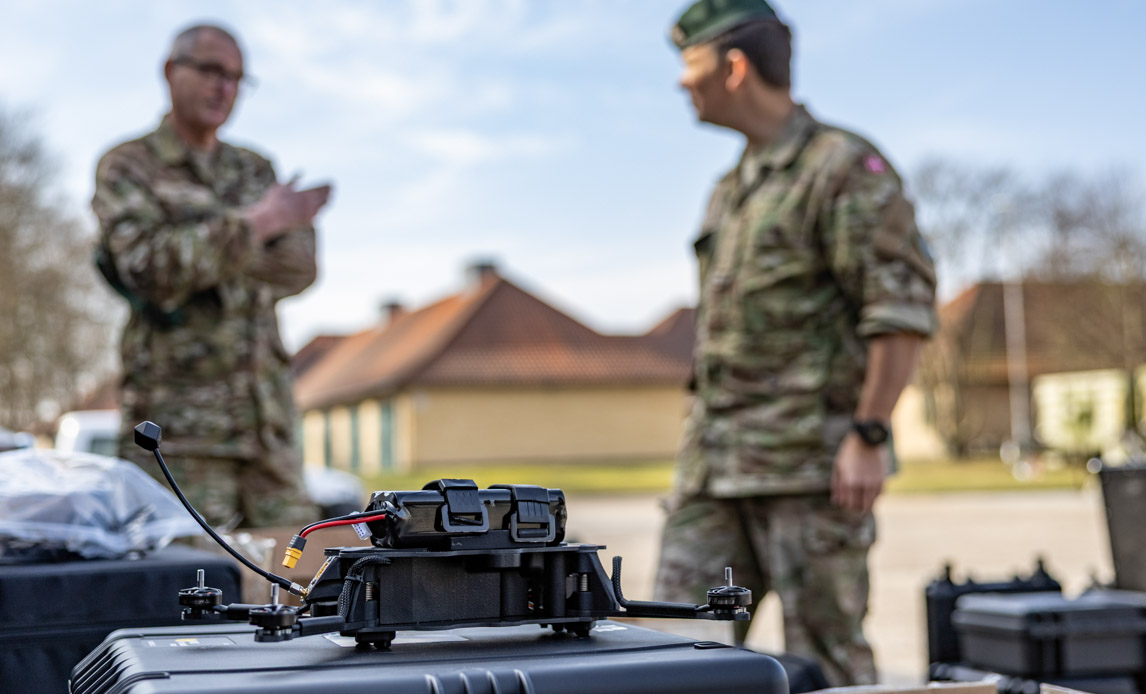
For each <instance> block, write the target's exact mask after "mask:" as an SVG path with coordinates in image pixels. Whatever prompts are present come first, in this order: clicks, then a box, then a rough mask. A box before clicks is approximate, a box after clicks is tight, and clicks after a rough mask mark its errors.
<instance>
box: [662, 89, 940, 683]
mask: <svg viewBox="0 0 1146 694" xmlns="http://www.w3.org/2000/svg"><path fill="white" fill-rule="evenodd" d="M695 247H696V252H697V257H698V260H699V269H700V301H699V306H698V314H697V342H696V350H695V379H696V385H697V394H696V398H695V400H694V403H693V408H692V412H691V414H690V416H689V419H688V422H687V424H686V430H685V435H684V439H683V442H682V446H681V450H680V454H679V457H678V466H677V475H676V480H675V486H674V492H673V496H672V499H671V500H670V504H669V506H670V508H669V516H668V518H667V519H666V525H665V531H664V537H663V545H662V554H661V566H660V570H659V572H658V577H657V591H656V592H657V599H659V600H674V601H688V602H695V601H697V600H699V599H701V598H702V596H703V594H704V590H705V589H707V588H709V587H712V586H714V585H718V584H720V583H721V582H722V580H721V579H722V570H723V567H724V566H732V567H733V571H734V577H735V578H736V582H737V583H738V584H739V585H744V586H746V587H748V588H750V589H752V591H753V596H754V601H755V602H757V604H758V602H759V601H760V600H762V599H763V598H764V595H765V593H766V592H767V591H768V590H769V589H774V590H776V591H777V592H778V594H779V595H780V598H781V600H782V602H783V605H784V607H783V609H784V629H785V640H786V644H787V648H788V650H789V651H791V652H794V653H802V654H805V655H808V656H811V657H815V658H817V659H818V660H819V661H820V663H821V664H822V666H823V667H824V670H825V674H826V675H827V676H828V679H829V681H830V682H832V683H833V684H853V683H864V682H873V681H874V679H875V666H874V663H873V661H872V654H871V649H870V648H869V647H868V645H867V643H866V642H865V641H864V638H863V633H862V628H861V627H862V622H863V617H864V615H865V613H866V611H867V583H868V576H867V550H868V548H869V547H870V546H871V544H872V542H873V541H874V539H875V527H874V522H873V519H872V516H871V514H858V513H854V512H850V511H846V510H843V509H840V508H838V507H835V506H833V505H832V504H831V502H830V500H829V485H830V479H831V471H832V465H833V461H834V458H835V453H836V450H837V449H838V448H839V446H840V444H841V442H842V441H843V439H844V436H845V435H846V434H847V433H848V431H849V428H850V423H851V418H852V414H853V413H854V411H855V409H856V406H857V404H858V400H859V395H860V391H861V389H862V386H863V378H864V371H865V367H866V358H867V346H866V340H867V339H868V338H871V337H875V336H878V335H883V334H889V333H897V332H910V333H917V334H921V335H928V334H930V333H931V332H932V331H933V330H934V327H935V320H936V319H935V314H934V291H935V274H934V269H933V264H932V261H931V258H930V255H929V254H928V252H927V250H926V247H925V246H924V244H923V241H922V238H921V237H920V235H919V232H918V230H917V229H916V226H915V222H914V212H913V209H912V206H911V204H910V203H909V202H907V200H906V199H905V198H904V196H903V192H902V185H901V182H900V179H899V177H898V176H897V175H896V173H895V172H894V171H893V170H892V169H891V167H890V165H889V164H888V163H887V162H886V161H885V160H884V159H883V157H882V156H880V154H879V152H878V151H876V149H875V148H874V147H873V146H872V145H871V144H869V143H868V142H866V141H864V140H863V139H861V138H860V137H858V136H856V135H854V134H852V133H849V132H846V131H843V130H839V129H836V128H832V127H828V126H825V125H823V124H820V123H818V122H817V121H816V120H815V119H813V118H812V117H811V116H810V115H809V114H808V112H807V111H806V110H805V109H804V108H803V107H802V106H796V107H795V109H794V111H793V113H792V116H791V117H790V119H789V120H788V122H787V123H786V125H785V126H784V129H783V131H782V132H781V134H780V135H779V136H778V137H777V138H776V140H775V141H774V142H772V143H770V144H769V145H767V146H766V147H763V148H760V149H759V150H756V151H746V152H745V154H744V156H743V158H742V159H741V161H740V163H739V164H738V165H737V167H736V168H734V169H733V170H732V171H731V172H729V173H728V174H727V175H726V176H725V177H724V178H723V179H722V180H721V181H720V182H719V183H718V184H717V186H716V190H715V192H714V193H713V195H712V200H711V202H710V204H709V208H708V212H707V214H706V217H705V220H704V222H703V225H702V228H701V232H700V236H699V238H698V239H697V240H696V244H695ZM744 633H746V629H745V630H742V633H741V634H740V636H741V638H742V637H743V635H744Z"/></svg>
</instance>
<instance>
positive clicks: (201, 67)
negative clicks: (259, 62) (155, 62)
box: [171, 58, 256, 89]
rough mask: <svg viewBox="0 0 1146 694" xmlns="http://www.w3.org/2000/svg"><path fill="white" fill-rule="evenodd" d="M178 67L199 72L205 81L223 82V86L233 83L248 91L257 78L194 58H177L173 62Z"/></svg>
mask: <svg viewBox="0 0 1146 694" xmlns="http://www.w3.org/2000/svg"><path fill="white" fill-rule="evenodd" d="M171 62H173V63H175V64H176V65H182V66H183V67H189V68H191V69H192V70H194V71H195V72H198V73H199V74H200V75H201V76H202V77H203V78H204V79H209V80H212V81H214V82H221V83H223V84H227V83H231V84H234V85H235V86H240V85H241V86H243V87H246V88H248V89H250V88H252V87H254V86H255V84H256V82H255V78H254V77H251V76H250V75H244V74H243V73H242V72H232V71H231V70H228V69H227V68H225V67H223V66H222V65H220V64H219V63H213V62H204V61H201V60H195V59H194V58H176V59H175V60H173V61H171Z"/></svg>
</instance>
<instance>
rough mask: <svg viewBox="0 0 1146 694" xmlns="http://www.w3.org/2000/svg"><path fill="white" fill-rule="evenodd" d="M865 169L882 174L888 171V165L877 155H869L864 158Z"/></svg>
mask: <svg viewBox="0 0 1146 694" xmlns="http://www.w3.org/2000/svg"><path fill="white" fill-rule="evenodd" d="M863 167H864V168H865V169H867V170H868V171H870V172H872V173H875V174H881V173H883V172H885V171H887V164H885V163H884V162H883V159H881V158H879V157H878V156H877V155H875V154H869V155H867V156H866V157H864V158H863Z"/></svg>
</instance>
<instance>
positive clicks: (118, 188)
mask: <svg viewBox="0 0 1146 694" xmlns="http://www.w3.org/2000/svg"><path fill="white" fill-rule="evenodd" d="M275 180H276V179H275V172H274V169H273V168H272V166H271V164H270V162H268V161H267V160H266V159H264V158H263V157H261V156H259V155H258V154H255V153H254V152H251V151H248V150H245V149H240V148H238V147H233V146H231V145H228V144H225V143H220V145H219V147H217V148H216V149H215V151H214V152H211V153H210V154H206V153H202V152H197V151H194V150H191V149H190V148H188V147H187V146H186V145H184V144H183V143H182V141H180V140H179V139H178V138H177V137H176V135H175V132H174V131H173V130H172V128H171V125H170V123H169V120H168V119H167V118H165V119H164V120H163V122H162V123H160V125H159V128H158V129H157V130H155V132H152V133H150V134H148V135H145V136H144V137H142V138H139V139H137V140H132V141H130V142H126V143H123V144H121V145H118V146H117V147H115V148H113V149H112V150H111V151H110V152H108V153H107V154H106V155H104V157H103V158H102V159H101V160H100V162H99V166H98V168H97V170H96V188H95V196H94V198H93V200H92V209H93V210H94V211H95V213H96V216H97V217H98V218H99V222H100V229H101V241H102V243H103V244H104V245H105V248H106V249H107V252H108V254H109V256H110V259H111V261H112V264H113V265H114V267H115V270H116V271H117V273H118V275H119V277H120V280H121V282H122V284H123V285H124V286H125V287H126V290H127V291H128V292H129V293H130V294H132V295H133V298H134V299H138V300H140V301H142V302H146V303H147V304H150V305H151V306H154V307H157V308H158V309H159V310H160V311H161V312H165V313H173V314H174V316H175V317H174V319H173V321H172V323H173V324H162V323H157V322H156V321H154V320H152V319H151V318H150V317H148V316H145V315H144V314H143V313H142V312H140V311H139V310H137V309H136V308H135V307H133V308H132V310H131V314H130V316H129V318H128V321H127V324H126V326H124V329H123V338H122V342H121V352H122V358H123V374H124V375H123V399H122V406H123V431H122V432H121V433H122V437H121V442H120V445H121V450H122V449H123V448H124V447H125V446H130V445H131V443H130V431H131V427H132V426H134V425H135V424H136V423H138V422H140V421H142V420H144V419H150V420H153V421H155V422H156V423H157V424H159V425H160V426H162V427H163V434H164V449H165V450H166V451H168V452H169V453H172V454H179V455H194V456H217V457H239V458H242V457H252V456H256V455H258V453H259V451H261V450H263V449H264V448H265V447H267V446H269V445H271V443H270V440H271V439H274V440H276V441H278V442H282V441H286V442H290V441H291V440H292V438H293V431H294V419H295V415H294V406H293V402H292V399H291V380H290V372H289V368H288V367H289V355H288V354H287V352H286V350H285V348H284V347H283V344H282V341H281V339H280V337H279V330H278V322H277V319H276V317H275V302H277V301H278V300H279V299H281V298H283V297H285V296H290V295H292V294H297V293H298V292H301V291H302V290H303V289H305V288H306V287H307V286H309V285H310V284H311V283H312V282H313V281H314V279H315V235H314V229H312V228H309V227H307V228H300V229H296V230H293V231H291V232H289V233H287V234H285V235H283V236H281V237H279V238H277V239H275V240H273V241H271V242H270V243H268V244H266V245H265V246H264V247H256V244H255V243H254V241H253V238H252V233H251V229H250V226H249V225H248V224H247V222H245V221H244V220H243V219H241V217H240V213H241V209H242V208H243V207H245V206H248V205H250V204H252V203H254V202H255V201H257V200H258V199H259V198H260V197H262V195H263V193H264V192H265V191H266V190H267V188H268V187H269V186H271V184H273V183H274V182H275Z"/></svg>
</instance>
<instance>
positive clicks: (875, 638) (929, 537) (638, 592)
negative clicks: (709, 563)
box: [569, 488, 1113, 684]
mask: <svg viewBox="0 0 1146 694" xmlns="http://www.w3.org/2000/svg"><path fill="white" fill-rule="evenodd" d="M876 516H877V519H878V522H879V540H878V542H877V544H876V546H875V548H874V549H873V551H872V555H871V560H870V567H871V574H872V595H871V609H870V614H869V616H868V619H867V623H866V630H867V635H868V638H869V640H870V641H871V643H872V646H873V647H874V649H875V653H876V659H877V662H878V664H879V667H880V671H881V678H882V680H883V681H885V682H890V683H903V684H906V683H912V682H919V681H922V679H923V678H924V676H925V674H926V660H927V637H926V621H925V618H924V610H923V589H924V586H926V585H927V583H928V582H930V581H931V580H932V579H933V578H935V577H936V576H937V575H938V574H939V572H940V570H941V568H942V566H943V564H944V563H945V562H951V563H952V564H954V566H955V575H956V580H957V581H959V580H962V579H963V577H964V576H966V575H967V574H971V575H973V576H974V577H975V578H977V579H979V580H982V581H994V580H1006V579H1009V578H1010V577H1011V576H1012V575H1013V574H1015V573H1022V574H1023V575H1026V574H1028V573H1029V572H1030V570H1031V569H1032V568H1033V566H1034V563H1035V557H1036V556H1043V557H1045V559H1046V562H1047V567H1048V569H1049V570H1050V572H1051V573H1052V574H1053V575H1054V576H1055V577H1056V578H1058V579H1059V580H1060V581H1061V582H1062V583H1063V586H1064V589H1065V590H1066V591H1067V592H1068V593H1076V592H1078V591H1081V590H1082V589H1084V588H1085V587H1086V586H1087V585H1089V583H1090V582H1091V577H1092V576H1093V575H1097V576H1098V578H1099V579H1101V580H1103V581H1107V580H1110V579H1111V578H1112V577H1113V569H1112V568H1111V566H1112V565H1111V560H1110V550H1109V542H1108V541H1107V535H1106V521H1105V517H1104V514H1103V508H1102V499H1101V496H1100V494H1099V492H1098V490H1097V488H1092V489H1087V490H1084V491H1081V492H1034V491H1032V492H1022V493H983V494H979V493H959V494H945V495H899V496H885V497H882V498H881V499H880V501H879V503H878V504H877V507H876ZM661 518H662V513H661V511H660V508H659V504H658V499H657V498H656V497H654V496H616V497H603V496H595V497H576V496H572V497H570V499H569V534H570V536H571V539H574V540H576V541H579V542H594V543H598V544H605V545H607V546H608V549H607V550H606V551H604V552H602V556H601V560H602V562H603V563H604V564H605V566H606V569H607V570H608V567H609V566H610V562H611V560H612V557H613V555H614V554H619V555H621V556H623V557H624V558H625V563H624V572H623V574H624V590H625V596H626V597H628V598H630V599H645V600H648V599H651V596H652V581H653V574H654V571H655V566H656V559H657V552H658V544H659V534H660V525H661ZM778 608H779V606H778V604H777V603H776V600H775V597H774V596H771V597H769V598H768V599H767V600H766V601H765V604H764V610H765V611H764V613H763V615H762V616H761V619H758V620H757V621H758V622H759V623H758V624H756V625H754V626H753V631H752V634H751V635H750V636H749V644H750V645H751V646H753V647H756V648H759V649H760V650H766V651H779V650H783V638H782V636H781V629H780V620H779V609H778ZM647 623H648V622H646V624H647ZM673 624H678V625H679V624H681V622H677V621H675V620H664V621H660V622H656V623H654V624H650V626H657V627H658V628H665V629H666V630H672V629H671V627H672V625H673Z"/></svg>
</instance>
